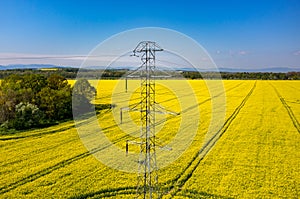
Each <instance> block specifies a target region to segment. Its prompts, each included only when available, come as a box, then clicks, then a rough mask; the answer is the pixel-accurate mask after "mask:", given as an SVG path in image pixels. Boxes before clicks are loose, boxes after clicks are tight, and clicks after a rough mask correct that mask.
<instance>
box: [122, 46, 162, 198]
mask: <svg viewBox="0 0 300 199" xmlns="http://www.w3.org/2000/svg"><path fill="white" fill-rule="evenodd" d="M157 51H163V49H162V48H161V47H160V46H158V45H157V44H156V43H155V42H152V41H142V42H140V43H139V44H138V45H137V47H136V48H135V49H134V50H133V55H134V56H138V55H139V56H141V61H142V64H141V66H140V67H139V68H138V69H137V70H135V72H137V74H138V77H139V78H140V79H141V87H140V96H141V101H140V102H139V103H137V104H135V105H134V106H132V107H126V108H121V112H120V117H121V118H120V119H121V123H122V111H123V110H128V111H138V112H140V126H141V132H140V137H139V141H137V142H134V143H135V144H139V145H140V157H139V161H138V164H139V166H138V167H139V168H138V170H139V171H138V183H137V198H144V199H146V198H147V199H148V198H158V197H159V193H158V175H157V164H156V137H155V112H156V105H157V103H156V102H155V53H156V52H157ZM128 77H129V76H128ZM126 83H127V77H126ZM126 85H127V84H126ZM126 90H127V86H126ZM126 150H127V152H128V141H127V143H126Z"/></svg>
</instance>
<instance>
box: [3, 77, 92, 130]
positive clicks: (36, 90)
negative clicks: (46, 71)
mask: <svg viewBox="0 0 300 199" xmlns="http://www.w3.org/2000/svg"><path fill="white" fill-rule="evenodd" d="M95 94H96V89H95V88H94V87H92V86H91V85H90V84H89V82H88V81H87V80H86V79H81V80H79V81H77V82H76V83H75V84H74V86H73V87H71V86H70V84H69V83H68V81H67V79H66V78H64V77H63V76H60V75H57V74H52V75H50V76H49V77H46V76H43V75H40V74H25V75H19V74H14V75H10V76H8V77H5V78H4V79H3V80H2V81H1V84H0V127H1V129H28V128H32V127H42V126H48V125H51V124H53V123H56V122H58V121H61V120H66V119H70V118H72V117H73V112H72V110H73V111H75V112H74V113H75V114H82V113H85V112H87V111H89V110H91V107H92V106H91V103H90V101H91V99H92V98H93V97H94V96H95Z"/></svg>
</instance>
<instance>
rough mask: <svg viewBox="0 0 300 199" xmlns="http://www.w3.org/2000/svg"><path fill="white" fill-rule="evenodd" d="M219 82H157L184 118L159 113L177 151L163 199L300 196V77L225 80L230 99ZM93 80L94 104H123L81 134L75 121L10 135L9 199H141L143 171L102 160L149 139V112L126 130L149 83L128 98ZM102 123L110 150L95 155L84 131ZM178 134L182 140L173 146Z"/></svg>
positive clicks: (5, 161)
mask: <svg viewBox="0 0 300 199" xmlns="http://www.w3.org/2000/svg"><path fill="white" fill-rule="evenodd" d="M214 81H215V80H209V82H205V81H202V80H188V81H184V80H158V81H157V82H156V83H157V84H156V90H157V91H156V101H157V102H158V103H160V106H161V107H162V109H163V110H165V111H167V110H170V111H174V112H177V113H180V115H177V116H174V115H157V121H162V122H161V123H159V124H158V125H157V137H158V140H159V142H160V144H161V145H163V146H168V147H171V148H172V151H170V152H168V151H165V152H164V151H162V152H161V154H163V155H161V156H158V160H157V161H158V165H159V166H160V165H161V166H162V168H161V169H160V170H159V172H158V175H159V185H160V190H161V192H162V193H163V196H162V197H163V198H299V195H300V194H299V192H300V177H299V176H300V166H299V165H300V153H299V150H300V144H299V142H300V126H299V121H300V81H246V80H231V81H229V80H225V81H222V85H223V87H224V90H225V91H226V92H225V94H224V93H222V89H220V88H218V87H217V86H215V87H214V85H218V83H220V82H214ZM90 83H91V84H92V85H93V86H95V87H96V88H97V97H96V99H95V100H94V103H101V104H113V105H114V106H113V107H114V108H112V109H111V110H101V111H100V113H99V114H98V115H97V117H96V119H97V120H96V123H95V121H94V120H93V119H92V118H89V117H86V118H85V119H81V120H78V121H77V122H76V126H77V128H76V127H75V123H74V121H68V122H64V123H61V124H59V125H55V126H52V127H48V128H43V129H35V130H29V131H23V132H19V133H16V134H11V135H1V136H0V150H1V157H0V176H1V178H0V198H134V197H135V190H136V178H137V175H136V174H135V173H129V172H125V171H120V170H117V169H115V168H113V167H114V165H113V164H112V165H111V166H107V165H106V162H101V161H99V160H98V159H97V156H96V155H97V153H98V154H100V155H102V156H104V155H106V156H107V157H108V158H109V157H112V156H114V155H115V154H111V153H109V151H110V149H111V148H112V147H113V146H114V147H117V148H118V149H120V150H121V151H123V152H124V157H120V158H124V160H125V159H126V153H125V144H126V140H127V139H134V138H135V137H137V136H138V135H139V129H138V128H135V125H136V126H138V125H139V124H138V118H139V115H137V113H134V112H133V113H128V114H124V118H123V120H124V121H123V122H122V124H120V118H119V110H120V108H121V107H123V106H128V105H130V104H134V103H135V102H138V100H139V94H138V91H139V90H138V85H139V81H138V80H132V81H129V85H128V89H129V90H128V92H127V93H126V92H125V89H124V81H123V80H121V81H117V80H101V81H100V82H97V81H96V80H90ZM70 84H74V80H70ZM208 85H210V86H208ZM208 88H209V89H208ZM134 91H135V92H134ZM128 99H129V100H128ZM222 99H226V102H225V101H222ZM215 103H216V104H215ZM222 107H225V108H226V109H222ZM222 110H224V111H225V112H223V111H222ZM213 116H214V117H216V118H215V119H212V118H213ZM222 120H223V121H224V122H223V121H222ZM93 125H99V126H100V127H101V132H102V133H103V134H104V135H105V137H106V138H107V140H109V141H110V144H107V142H105V141H104V140H100V141H99V142H98V143H97V146H96V148H95V150H94V151H92V152H89V151H88V150H87V149H86V147H85V146H84V143H83V142H82V139H80V131H82V130H86V129H89V128H91V127H93ZM194 129H195V131H194ZM96 133H97V132H96ZM178 134H180V139H178V140H177V141H180V142H173V141H174V140H176V139H177V137H176V136H177V135H178ZM92 138H93V137H92ZM189 140H191V142H189ZM180 143H188V146H187V147H186V148H184V147H185V145H183V146H181V145H180ZM130 150H131V152H130V153H134V152H136V151H137V150H138V148H137V146H134V145H133V146H130ZM176 150H178V153H177V154H176V153H175V152H176ZM179 152H180V153H179ZM91 153H93V154H91ZM168 154H170V155H169V157H168ZM174 154H175V155H174ZM178 154H179V156H178V157H177V156H176V155H178ZM94 155H95V156H94ZM173 156H174V157H173ZM169 160H172V161H170V162H168V161H169ZM136 169H137V168H136Z"/></svg>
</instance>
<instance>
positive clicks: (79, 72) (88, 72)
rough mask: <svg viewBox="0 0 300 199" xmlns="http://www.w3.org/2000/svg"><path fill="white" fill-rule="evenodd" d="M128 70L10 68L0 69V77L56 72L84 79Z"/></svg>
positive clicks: (110, 76) (119, 73) (119, 75)
mask: <svg viewBox="0 0 300 199" xmlns="http://www.w3.org/2000/svg"><path fill="white" fill-rule="evenodd" d="M127 71H128V70H102V69H99V70H98V69H97V70H96V69H79V68H53V69H10V70H0V79H3V78H5V77H8V76H10V75H12V74H17V75H27V74H39V75H43V76H45V77H49V76H51V75H53V74H58V75H60V76H62V77H64V78H66V79H76V78H77V77H78V76H80V78H85V79H99V78H104V79H116V78H120V77H122V76H123V75H124V74H126V72H127Z"/></svg>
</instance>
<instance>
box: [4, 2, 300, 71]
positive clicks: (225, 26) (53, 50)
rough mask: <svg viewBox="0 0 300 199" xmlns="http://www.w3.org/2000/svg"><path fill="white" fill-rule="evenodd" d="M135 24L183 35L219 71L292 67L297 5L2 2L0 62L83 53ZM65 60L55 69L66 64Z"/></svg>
mask: <svg viewBox="0 0 300 199" xmlns="http://www.w3.org/2000/svg"><path fill="white" fill-rule="evenodd" d="M142 27H162V28H169V29H173V30H176V31H179V32H181V33H183V34H186V35H187V36H189V37H191V38H193V39H194V40H196V41H197V42H198V43H199V44H201V45H202V46H203V47H204V48H205V49H206V50H207V51H208V53H209V54H210V55H211V57H212V58H213V59H214V61H215V62H216V64H217V65H218V66H219V67H227V68H252V69H257V68H270V67H300V38H299V35H300V1H298V0H272V1H271V0H261V1H258V0H254V1H230V0H228V1H214V0H212V1H207V0H206V1H201V0H199V1H189V0H185V1H162V0H161V1H84V0H82V1H76V0H74V1H71V0H69V1H66V0H51V1H50V0H49V1H40V0H2V1H0V64H2V65H7V64H15V63H26V64H28V63H32V64H34V63H45V64H48V63H51V60H48V59H45V58H42V57H45V56H50V57H51V56H54V57H55V56H68V55H79V56H84V55H87V54H89V52H90V51H91V50H92V49H93V48H94V47H95V46H97V45H98V44H99V43H100V42H102V41H103V40H105V39H107V38H109V37H110V36H112V35H114V34H117V33H119V32H122V31H126V30H128V29H133V28H142ZM120 45H122V44H120ZM20 57H21V58H20ZM38 57H41V58H40V59H39V58H38ZM30 58H34V59H30ZM69 60H70V59H69ZM79 60H80V59H79ZM56 61H57V60H56ZM67 61H68V60H64V61H62V63H61V64H64V65H68V64H69V65H74V63H73V62H71V61H70V62H67ZM52 63H53V62H52ZM76 63H78V62H76ZM58 64H59V63H58ZM75 65H76V64H75Z"/></svg>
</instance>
